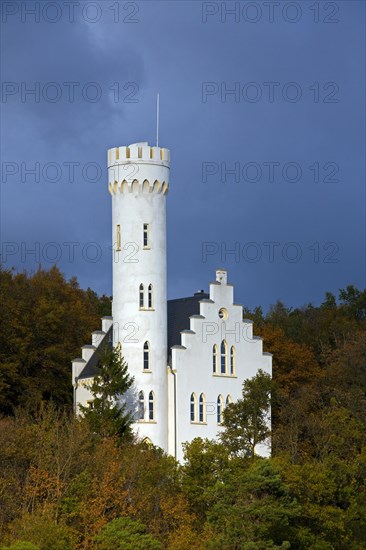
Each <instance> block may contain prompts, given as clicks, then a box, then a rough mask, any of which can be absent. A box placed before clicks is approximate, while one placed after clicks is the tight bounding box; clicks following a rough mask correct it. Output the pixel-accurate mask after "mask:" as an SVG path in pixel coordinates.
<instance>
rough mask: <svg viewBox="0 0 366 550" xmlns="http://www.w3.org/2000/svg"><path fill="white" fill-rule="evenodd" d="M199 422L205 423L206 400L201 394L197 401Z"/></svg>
mask: <svg viewBox="0 0 366 550" xmlns="http://www.w3.org/2000/svg"><path fill="white" fill-rule="evenodd" d="M199 421H200V422H206V398H205V396H204V395H203V393H201V395H200V400H199Z"/></svg>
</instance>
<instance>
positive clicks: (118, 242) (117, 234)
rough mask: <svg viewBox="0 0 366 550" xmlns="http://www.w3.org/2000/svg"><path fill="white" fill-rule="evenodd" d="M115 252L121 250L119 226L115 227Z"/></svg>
mask: <svg viewBox="0 0 366 550" xmlns="http://www.w3.org/2000/svg"><path fill="white" fill-rule="evenodd" d="M116 250H121V226H120V225H117V227H116Z"/></svg>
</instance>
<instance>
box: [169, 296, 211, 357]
mask: <svg viewBox="0 0 366 550" xmlns="http://www.w3.org/2000/svg"><path fill="white" fill-rule="evenodd" d="M209 297H210V296H209V295H208V294H206V293H205V292H203V290H201V291H200V292H196V293H195V294H194V296H189V298H178V299H176V300H168V356H170V348H171V347H172V346H177V345H181V339H180V333H181V331H182V330H189V329H190V323H189V317H190V316H191V315H198V314H199V312H200V304H199V302H200V300H207V299H208V298H209Z"/></svg>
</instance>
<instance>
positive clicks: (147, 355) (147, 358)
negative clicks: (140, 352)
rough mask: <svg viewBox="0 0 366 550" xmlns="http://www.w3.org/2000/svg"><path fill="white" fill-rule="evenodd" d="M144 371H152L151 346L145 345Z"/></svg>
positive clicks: (147, 343)
mask: <svg viewBox="0 0 366 550" xmlns="http://www.w3.org/2000/svg"><path fill="white" fill-rule="evenodd" d="M144 370H150V344H149V342H145V343H144Z"/></svg>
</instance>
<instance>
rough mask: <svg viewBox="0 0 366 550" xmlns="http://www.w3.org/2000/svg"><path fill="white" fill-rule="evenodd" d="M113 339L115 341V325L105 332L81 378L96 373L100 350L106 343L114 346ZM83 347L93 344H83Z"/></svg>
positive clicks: (89, 376)
mask: <svg viewBox="0 0 366 550" xmlns="http://www.w3.org/2000/svg"><path fill="white" fill-rule="evenodd" d="M112 341H113V325H111V327H110V329H109V330H108V331H107V332H106V333H105V336H104V337H103V340H102V341H101V343H100V344H99V346H98V348H97V349H96V350H95V352H94V353H93V355H92V356H91V357H90V359H89V361H88V362H87V364H86V365H85V367H84V368H83V370H82V371H81V373H80V376H79V380H80V379H83V378H92V377H93V376H95V375H96V373H97V369H98V365H99V359H100V355H99V353H98V350H101V349H102V348H103V347H104V346H105V345H107V346H108V347H112ZM83 347H84V348H88V347H93V346H83Z"/></svg>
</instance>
